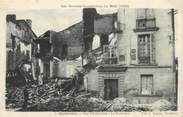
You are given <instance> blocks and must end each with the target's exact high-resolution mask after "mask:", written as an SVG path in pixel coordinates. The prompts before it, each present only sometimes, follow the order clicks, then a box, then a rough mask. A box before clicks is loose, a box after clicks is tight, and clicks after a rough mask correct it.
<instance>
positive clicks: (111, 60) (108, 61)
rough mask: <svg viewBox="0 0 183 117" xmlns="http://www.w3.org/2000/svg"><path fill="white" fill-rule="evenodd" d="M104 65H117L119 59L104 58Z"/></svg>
mask: <svg viewBox="0 0 183 117" xmlns="http://www.w3.org/2000/svg"><path fill="white" fill-rule="evenodd" d="M103 63H104V64H117V63H118V61H117V57H113V58H103Z"/></svg>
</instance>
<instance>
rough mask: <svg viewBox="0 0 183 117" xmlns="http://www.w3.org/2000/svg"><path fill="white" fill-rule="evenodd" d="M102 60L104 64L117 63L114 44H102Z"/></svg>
mask: <svg viewBox="0 0 183 117" xmlns="http://www.w3.org/2000/svg"><path fill="white" fill-rule="evenodd" d="M103 62H104V64H117V55H116V48H115V46H109V45H104V47H103Z"/></svg>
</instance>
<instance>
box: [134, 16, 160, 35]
mask: <svg viewBox="0 0 183 117" xmlns="http://www.w3.org/2000/svg"><path fill="white" fill-rule="evenodd" d="M158 30H159V28H158V27H156V19H155V18H150V19H146V18H145V19H137V20H136V29H134V32H146V31H158Z"/></svg>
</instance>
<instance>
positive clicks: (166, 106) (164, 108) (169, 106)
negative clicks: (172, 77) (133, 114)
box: [151, 99, 176, 111]
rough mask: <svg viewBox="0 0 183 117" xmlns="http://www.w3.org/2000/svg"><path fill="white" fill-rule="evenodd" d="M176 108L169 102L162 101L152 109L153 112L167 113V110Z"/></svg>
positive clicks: (156, 103) (153, 105) (157, 102)
mask: <svg viewBox="0 0 183 117" xmlns="http://www.w3.org/2000/svg"><path fill="white" fill-rule="evenodd" d="M175 108H176V107H175V106H174V105H172V104H171V103H170V102H169V101H168V100H165V99H160V100H158V101H156V102H154V103H153V104H151V109H152V110H153V111H167V110H175Z"/></svg>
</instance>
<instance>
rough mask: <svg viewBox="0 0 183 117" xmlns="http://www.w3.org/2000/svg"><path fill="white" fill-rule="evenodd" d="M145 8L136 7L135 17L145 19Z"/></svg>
mask: <svg viewBox="0 0 183 117" xmlns="http://www.w3.org/2000/svg"><path fill="white" fill-rule="evenodd" d="M145 15H146V13H145V9H137V18H138V19H145Z"/></svg>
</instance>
